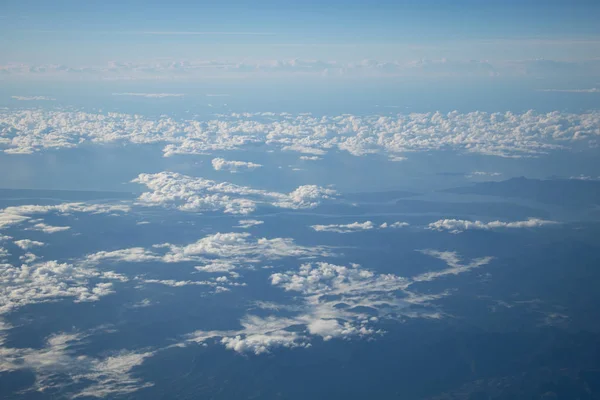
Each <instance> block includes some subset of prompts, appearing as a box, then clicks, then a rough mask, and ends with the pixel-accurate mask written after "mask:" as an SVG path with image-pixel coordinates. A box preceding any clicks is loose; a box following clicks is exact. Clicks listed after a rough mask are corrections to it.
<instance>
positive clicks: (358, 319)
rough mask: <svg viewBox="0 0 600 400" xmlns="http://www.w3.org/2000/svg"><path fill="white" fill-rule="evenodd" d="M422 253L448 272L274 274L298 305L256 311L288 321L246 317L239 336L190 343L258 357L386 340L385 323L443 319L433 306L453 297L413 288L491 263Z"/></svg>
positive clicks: (206, 336) (322, 268) (206, 334)
mask: <svg viewBox="0 0 600 400" xmlns="http://www.w3.org/2000/svg"><path fill="white" fill-rule="evenodd" d="M423 253H424V254H427V255H430V256H432V257H436V258H439V259H441V260H443V261H444V262H446V263H447V265H448V268H446V269H443V270H438V271H433V272H426V273H423V274H419V275H417V276H415V277H413V278H403V277H400V276H397V275H393V274H377V273H374V272H372V271H370V270H367V269H364V268H362V267H361V266H360V265H357V264H351V265H350V266H342V265H334V264H330V263H325V262H316V263H307V264H302V265H301V266H300V268H299V270H297V271H286V272H278V273H274V274H272V275H271V276H270V281H271V284H272V285H273V286H275V287H279V288H282V289H284V290H285V291H286V292H292V293H294V297H293V299H294V300H296V301H297V302H299V303H294V304H292V305H287V304H285V305H284V304H282V305H278V304H273V303H270V302H256V303H254V306H255V307H258V308H261V309H263V310H264V311H269V312H278V311H285V316H282V315H277V314H273V315H269V316H266V317H259V316H256V315H246V316H245V317H244V318H242V319H241V320H240V326H241V328H240V329H239V330H231V331H196V332H193V333H192V334H190V335H188V337H187V340H188V341H190V342H196V343H205V342H207V341H208V340H210V339H216V340H218V342H219V343H221V344H222V345H224V346H225V347H226V348H228V349H231V350H234V351H236V352H239V353H254V354H256V355H259V354H264V353H268V352H269V351H270V350H271V349H273V348H276V347H284V348H302V347H309V346H310V345H311V341H312V340H313V339H314V337H321V338H322V339H323V340H331V339H334V338H342V339H350V338H352V337H372V336H375V335H380V334H384V332H383V331H381V330H380V329H377V327H376V326H377V323H378V322H379V321H380V320H381V319H402V318H441V317H442V315H441V314H440V313H439V311H437V310H436V308H435V307H434V306H433V305H432V302H434V301H435V300H437V299H439V298H441V297H444V296H447V295H448V293H447V292H443V293H438V294H431V293H427V294H420V293H417V292H414V291H413V290H411V286H412V285H413V284H414V283H421V284H423V283H426V282H430V281H433V280H436V279H441V278H443V277H446V276H449V275H459V274H463V273H467V272H469V271H471V270H472V269H475V268H478V267H481V266H484V265H486V264H488V263H489V262H490V261H491V260H492V258H491V257H483V258H478V259H474V260H472V261H471V262H470V263H468V264H463V263H462V260H461V258H460V257H459V256H458V254H457V253H455V252H439V251H434V250H424V251H423Z"/></svg>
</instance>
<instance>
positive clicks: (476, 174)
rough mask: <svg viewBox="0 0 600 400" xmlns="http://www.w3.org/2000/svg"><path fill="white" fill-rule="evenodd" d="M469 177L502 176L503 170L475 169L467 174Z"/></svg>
mask: <svg viewBox="0 0 600 400" xmlns="http://www.w3.org/2000/svg"><path fill="white" fill-rule="evenodd" d="M466 176H467V178H495V177H498V176H502V173H501V172H486V171H473V172H471V173H470V174H467V175H466Z"/></svg>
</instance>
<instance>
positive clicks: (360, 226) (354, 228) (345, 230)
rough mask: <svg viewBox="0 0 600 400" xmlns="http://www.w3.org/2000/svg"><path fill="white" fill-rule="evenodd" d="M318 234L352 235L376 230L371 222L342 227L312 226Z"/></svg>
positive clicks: (343, 225) (354, 223)
mask: <svg viewBox="0 0 600 400" xmlns="http://www.w3.org/2000/svg"><path fill="white" fill-rule="evenodd" d="M311 228H313V229H314V230H315V231H317V232H337V233H350V232H358V231H368V230H371V229H373V228H375V225H374V224H373V222H371V221H365V222H352V223H350V224H342V225H335V224H333V225H312V226H311Z"/></svg>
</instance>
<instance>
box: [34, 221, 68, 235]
mask: <svg viewBox="0 0 600 400" xmlns="http://www.w3.org/2000/svg"><path fill="white" fill-rule="evenodd" d="M69 229H71V227H70V226H52V225H48V224H45V223H43V222H40V223H38V224H35V225H33V226H32V227H31V228H27V229H26V230H30V231H40V232H44V233H56V232H64V231H67V230H69Z"/></svg>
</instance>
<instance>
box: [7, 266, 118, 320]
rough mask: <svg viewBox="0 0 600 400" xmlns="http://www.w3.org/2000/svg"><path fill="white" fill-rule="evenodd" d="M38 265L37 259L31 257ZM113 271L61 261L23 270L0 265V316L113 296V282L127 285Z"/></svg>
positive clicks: (22, 268) (27, 267)
mask: <svg viewBox="0 0 600 400" xmlns="http://www.w3.org/2000/svg"><path fill="white" fill-rule="evenodd" d="M29 258H30V259H32V260H33V261H35V258H34V257H29ZM126 280H127V278H125V277H124V276H122V275H119V274H116V273H114V272H112V271H99V270H96V269H95V268H88V267H87V266H76V265H72V264H68V263H59V262H58V261H45V262H33V263H27V264H22V265H21V266H16V265H11V264H0V314H4V313H7V312H10V311H11V310H13V309H15V308H18V307H22V306H24V305H28V304H35V303H43V302H48V301H56V300H59V299H61V298H72V299H73V300H74V301H75V302H84V301H97V300H98V299H100V297H102V296H106V295H108V294H111V293H113V292H114V291H113V281H126Z"/></svg>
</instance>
